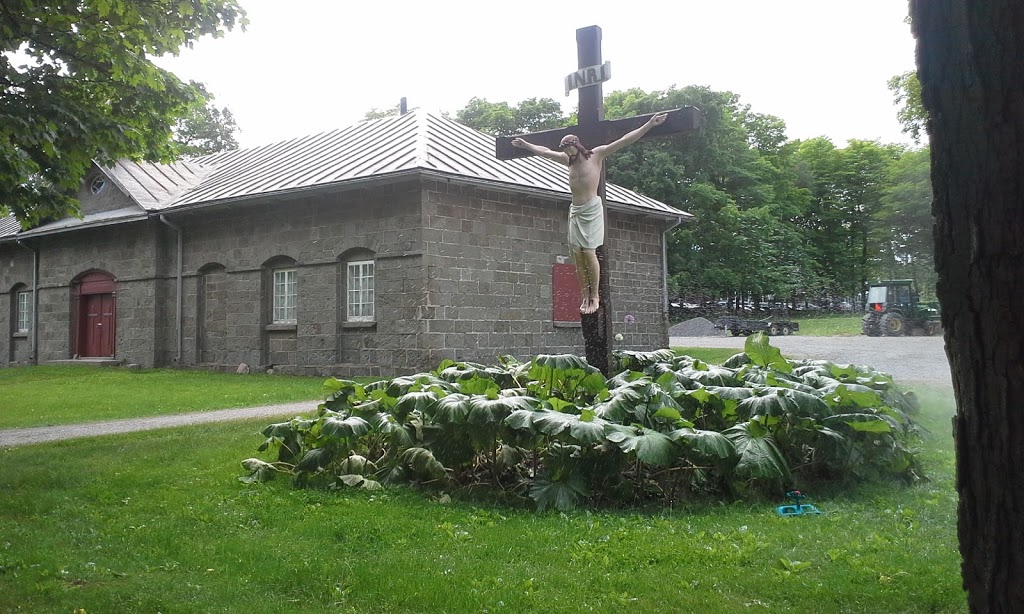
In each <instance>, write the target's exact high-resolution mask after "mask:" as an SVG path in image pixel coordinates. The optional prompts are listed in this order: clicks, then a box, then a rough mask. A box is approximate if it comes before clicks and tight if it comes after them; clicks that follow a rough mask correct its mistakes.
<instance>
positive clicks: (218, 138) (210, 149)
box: [174, 81, 238, 158]
mask: <svg viewBox="0 0 1024 614" xmlns="http://www.w3.org/2000/svg"><path fill="white" fill-rule="evenodd" d="M190 85H191V86H192V87H193V88H194V89H195V90H196V91H198V92H199V93H200V94H202V96H203V99H204V100H205V101H206V104H204V105H203V106H201V107H193V109H192V113H191V114H190V115H189V116H188V117H185V118H182V119H179V120H178V121H177V122H176V123H175V125H174V143H175V145H177V148H178V155H179V156H184V157H189V158H190V157H195V156H204V155H206V154H212V153H217V152H221V151H228V150H230V149H237V148H238V140H237V139H236V138H235V132H236V131H237V130H238V125H237V124H236V123H235V118H234V116H233V115H232V114H231V111H230V110H229V109H228V108H227V107H224V108H223V109H218V108H217V107H215V106H214V105H213V95H212V94H210V93H209V92H207V90H206V86H204V85H203V84H202V83H197V82H195V81H192V82H191V83H190Z"/></svg>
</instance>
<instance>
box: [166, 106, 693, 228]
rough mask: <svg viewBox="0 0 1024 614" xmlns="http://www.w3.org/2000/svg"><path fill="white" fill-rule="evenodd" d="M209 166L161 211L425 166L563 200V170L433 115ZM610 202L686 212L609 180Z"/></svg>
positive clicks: (210, 159) (237, 154) (212, 160)
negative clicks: (511, 153) (505, 152)
mask: <svg viewBox="0 0 1024 614" xmlns="http://www.w3.org/2000/svg"><path fill="white" fill-rule="evenodd" d="M193 161H194V162H196V163H198V164H201V165H203V166H213V167H215V170H214V172H212V173H211V174H210V175H209V176H208V177H207V178H206V179H205V180H204V181H203V182H202V184H201V185H199V186H198V187H197V188H195V189H193V190H191V191H189V192H188V193H186V194H183V195H182V196H181V197H179V198H178V199H176V200H175V201H174V202H173V203H170V204H169V205H168V207H167V208H168V209H171V210H173V209H174V208H177V207H191V206H197V205H206V204H214V203H217V202H223V201H232V200H239V199H248V198H254V197H258V196H265V195H270V194H283V193H288V192H292V191H299V190H307V189H310V188H315V187H321V186H329V185H336V184H343V183H345V182H347V181H353V180H359V179H368V178H373V177H386V176H388V175H394V174H400V173H405V172H410V171H430V172H436V173H440V174H443V175H448V176H452V177H456V178H463V179H466V180H471V181H474V182H481V183H487V184H498V185H505V186H507V187H508V188H510V189H520V190H521V189H530V190H539V191H542V192H548V193H550V194H551V195H552V196H553V197H558V198H566V199H568V198H569V190H568V178H567V175H568V169H567V168H566V167H564V166H562V165H561V164H558V163H557V162H554V161H552V160H547V159H545V158H541V157H539V156H532V157H529V158H517V159H514V160H498V159H497V158H495V156H494V139H493V137H490V136H487V135H485V134H483V133H480V132H477V131H476V130H473V129H472V128H469V127H467V126H464V125H462V124H460V123H458V122H456V121H453V120H451V119H448V118H446V117H442V116H440V115H436V114H433V113H424V112H420V111H417V112H412V113H408V114H406V115H402V116H399V117H388V118H384V119H378V120H374V121H367V122H362V123H359V124H355V125H354V126H349V127H348V128H343V129H340V130H334V131H332V132H325V133H322V134H316V135H313V136H307V137H302V138H297V139H293V140H290V141H284V142H281V143H274V144H271V145H265V146H262V147H256V148H253V149H243V150H235V151H228V152H223V153H217V154H212V155H209V156H203V157H201V158H196V159H195V160H193ZM607 198H608V201H609V204H618V205H622V206H625V207H626V208H629V209H634V210H637V211H638V212H640V211H647V212H650V213H655V214H662V215H671V216H685V217H689V214H687V213H685V212H683V211H680V210H678V209H676V208H674V207H671V206H669V205H666V204H665V203H662V202H660V201H657V200H654V199H653V198H648V197H646V196H643V195H641V194H638V193H636V192H633V191H632V190H627V189H625V188H623V187H621V186H617V185H613V184H608V186H607Z"/></svg>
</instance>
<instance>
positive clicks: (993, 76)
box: [910, 0, 1024, 613]
mask: <svg viewBox="0 0 1024 614" xmlns="http://www.w3.org/2000/svg"><path fill="white" fill-rule="evenodd" d="M910 7H911V18H912V20H913V25H914V33H915V35H916V36H917V39H918V47H917V55H918V75H919V77H920V81H921V90H922V99H923V101H924V104H925V107H926V108H927V110H928V113H929V116H930V118H931V119H930V121H929V126H928V132H929V134H930V135H931V152H932V183H933V189H934V196H935V200H934V204H933V212H934V214H935V222H936V223H935V250H936V269H937V271H938V273H939V284H938V295H939V300H940V301H941V303H942V311H943V313H942V323H943V326H944V328H945V336H946V352H947V354H948V355H949V359H950V364H951V366H952V371H953V389H954V394H955V395H956V402H957V414H956V417H955V418H954V437H955V438H956V451H957V491H958V493H959V496H960V502H959V525H958V531H959V540H960V553H961V555H962V557H963V581H964V588H965V589H966V590H967V591H968V597H967V599H968V604H969V606H970V609H971V611H972V612H984V613H989V612H992V613H995V612H999V613H1002V612H1006V613H1013V612H1017V613H1019V612H1024V337H1022V331H1024V3H1022V2H1021V1H1020V0H911V4H910Z"/></svg>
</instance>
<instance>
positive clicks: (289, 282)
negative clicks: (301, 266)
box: [270, 267, 299, 324]
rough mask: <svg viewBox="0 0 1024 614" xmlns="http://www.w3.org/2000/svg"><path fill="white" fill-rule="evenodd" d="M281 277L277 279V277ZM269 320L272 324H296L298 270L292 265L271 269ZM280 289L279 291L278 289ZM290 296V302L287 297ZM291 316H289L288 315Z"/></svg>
mask: <svg viewBox="0 0 1024 614" xmlns="http://www.w3.org/2000/svg"><path fill="white" fill-rule="evenodd" d="M279 276H281V277H282V278H283V279H282V280H281V281H279V279H278V277H279ZM270 285H271V296H272V298H271V303H270V321H271V323H272V324H297V323H298V317H297V316H298V311H299V270H298V269H297V268H294V267H290V268H280V269H274V270H273V271H271V275H270ZM279 290H280V291H279ZM289 298H291V299H292V300H291V304H289V301H288V299H289ZM289 316H291V317H289Z"/></svg>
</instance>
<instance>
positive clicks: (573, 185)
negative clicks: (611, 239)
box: [495, 26, 700, 376]
mask: <svg viewBox="0 0 1024 614" xmlns="http://www.w3.org/2000/svg"><path fill="white" fill-rule="evenodd" d="M576 48H577V57H578V60H579V70H578V71H577V72H576V73H573V74H571V75H569V76H568V77H566V92H567V93H568V91H569V90H570V89H574V88H579V97H580V98H579V114H578V116H579V125H576V126H570V127H569V128H562V129H559V130H545V131H543V132H534V133H531V134H523V135H519V136H514V137H498V138H497V140H496V142H495V154H496V156H497V158H498V159H499V160H510V159H513V158H521V157H525V156H530V155H541V156H543V157H545V158H548V159H552V160H556V161H559V162H562V163H564V164H566V165H567V166H568V167H569V187H570V192H572V195H573V201H572V205H570V217H569V226H570V230H569V242H570V249H572V250H573V259H574V260H575V262H576V267H577V274H578V276H579V279H580V286H581V291H582V294H583V303H582V304H581V305H580V320H581V323H582V327H583V343H584V346H585V348H586V358H587V362H589V363H590V364H591V365H593V366H594V367H597V368H598V369H600V370H601V372H602V373H604V374H605V375H606V376H611V375H612V374H611V373H609V369H610V367H611V365H612V364H614V363H613V361H612V354H611V343H610V341H611V335H612V308H611V289H610V287H609V281H608V280H609V275H608V269H609V267H608V264H609V258H608V248H607V241H606V240H605V237H604V229H605V227H606V226H607V224H606V223H605V222H606V221H607V215H608V214H607V208H606V207H605V168H604V164H603V159H604V155H610V154H612V153H614V152H615V151H617V150H618V149H619V148H621V147H624V146H625V145H628V144H629V143H632V142H635V141H637V140H640V139H641V138H648V137H657V136H667V135H670V134H689V133H692V132H695V131H696V130H697V127H698V125H699V119H700V112H699V111H698V110H697V109H696V108H695V107H684V108H682V109H675V110H672V111H668V112H666V113H654V114H650V115H641V116H637V117H629V118H626V119H620V120H615V121H606V120H605V119H604V93H603V90H602V87H601V83H602V82H603V81H606V80H607V79H608V78H610V76H611V67H610V65H609V64H602V63H601V28H600V27H598V26H590V27H587V28H580V29H579V30H576ZM604 143H607V144H608V145H600V144H604ZM586 144H591V145H594V144H596V145H599V146H596V147H594V149H593V150H592V151H591V150H587V149H586ZM595 153H596V154H598V155H597V157H596V158H595V161H594V163H590V164H588V163H589V161H590V158H591V155H592V154H595ZM596 163H600V168H599V169H596V168H591V167H595V166H596ZM574 165H575V168H574ZM591 172H593V173H594V174H595V175H597V176H596V177H591V176H590V173H591ZM594 179H596V180H597V185H596V196H595V198H594V199H593V200H588V201H587V202H577V200H584V199H587V198H588V197H589V195H590V193H591V192H592V191H593V187H592V182H593V180H594ZM595 202H596V204H595ZM598 217H600V219H599V220H598V219H597V218H598ZM595 229H596V230H595ZM595 236H597V238H595ZM597 242H599V243H600V244H599V245H596V247H595V246H593V243H597ZM588 248H589V249H588ZM581 267H583V269H584V270H582V271H581V270H580V269H581ZM590 271H596V272H599V274H598V275H596V277H597V278H596V279H593V280H590V279H589V278H588V276H587V274H588V273H589V272H590ZM594 284H596V288H595V287H594ZM589 290H594V291H595V293H594V294H595V295H594V296H593V297H590V296H588V291H589Z"/></svg>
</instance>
